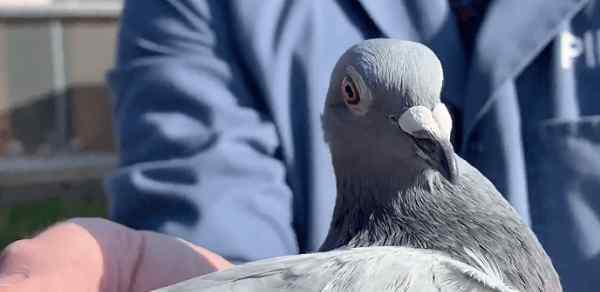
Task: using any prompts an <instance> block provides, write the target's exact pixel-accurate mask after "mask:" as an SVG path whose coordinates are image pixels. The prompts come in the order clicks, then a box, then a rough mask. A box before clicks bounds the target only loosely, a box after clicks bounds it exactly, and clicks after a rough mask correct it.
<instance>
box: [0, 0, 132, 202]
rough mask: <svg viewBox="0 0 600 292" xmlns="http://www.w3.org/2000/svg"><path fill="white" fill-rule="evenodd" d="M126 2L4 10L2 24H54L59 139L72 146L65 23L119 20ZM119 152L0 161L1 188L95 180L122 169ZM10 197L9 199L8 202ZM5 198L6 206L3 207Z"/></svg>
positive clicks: (53, 61)
mask: <svg viewBox="0 0 600 292" xmlns="http://www.w3.org/2000/svg"><path fill="white" fill-rule="evenodd" d="M121 9H122V4H121V3H119V2H82V3H76V2H67V3H56V4H49V5H35V6H0V23H5V24H11V25H13V24H21V23H24V24H28V23H40V22H41V23H48V25H49V27H50V32H49V33H50V44H48V45H49V46H48V47H49V50H50V51H51V54H50V58H51V62H50V63H51V67H52V82H51V86H52V88H51V91H52V93H53V95H54V96H55V97H56V98H55V99H54V108H55V113H54V123H55V124H56V129H55V132H56V136H57V137H55V140H58V143H59V144H60V143H65V144H67V143H68V142H69V141H68V140H69V137H68V129H69V124H68V118H67V117H68V114H69V112H68V97H67V94H68V93H67V92H68V90H67V88H68V86H69V84H68V81H67V72H66V70H67V69H66V64H65V59H66V56H65V47H64V46H65V31H64V25H65V24H66V23H71V24H72V23H73V22H99V21H100V22H105V21H109V22H116V21H118V17H119V15H120V11H121ZM116 164H117V159H116V155H115V154H107V153H79V154H75V155H58V156H53V157H49V158H39V157H38V158H36V157H13V158H0V188H2V187H14V186H18V185H30V184H37V183H48V182H51V181H53V180H54V181H61V180H73V179H89V178H90V177H97V178H99V177H102V176H103V175H105V174H106V173H108V172H109V171H111V170H112V169H114V168H115V167H116ZM4 199H6V198H4ZM2 200H3V198H2V196H0V205H2Z"/></svg>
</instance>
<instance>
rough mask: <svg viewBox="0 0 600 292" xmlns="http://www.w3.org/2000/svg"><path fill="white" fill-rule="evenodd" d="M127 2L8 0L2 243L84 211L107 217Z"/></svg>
mask: <svg viewBox="0 0 600 292" xmlns="http://www.w3.org/2000/svg"><path fill="white" fill-rule="evenodd" d="M120 9H121V0H0V249H2V248H3V247H4V246H5V245H7V244H8V243H9V242H11V241H14V240H16V239H19V238H23V237H26V236H31V235H32V234H35V233H36V232H37V231H40V230H42V229H43V228H44V227H46V226H48V225H50V224H52V223H54V222H56V221H58V220H61V219H64V218H69V217H74V216H105V215H106V198H105V195H104V192H103V189H102V177H103V176H104V175H105V174H107V173H108V172H110V171H111V170H112V169H114V168H115V167H116V164H117V158H116V157H117V155H116V148H115V141H114V137H113V133H112V128H111V119H110V107H111V98H110V94H109V92H108V90H107V87H106V84H105V74H106V71H107V70H108V69H109V68H110V67H111V66H112V63H113V56H114V47H115V42H116V30H117V23H118V16H119V13H120Z"/></svg>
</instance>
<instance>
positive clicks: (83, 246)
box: [0, 219, 231, 292]
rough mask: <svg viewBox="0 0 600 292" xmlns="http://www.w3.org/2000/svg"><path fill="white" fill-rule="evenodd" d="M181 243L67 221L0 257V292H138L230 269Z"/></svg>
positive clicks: (95, 222)
mask: <svg viewBox="0 0 600 292" xmlns="http://www.w3.org/2000/svg"><path fill="white" fill-rule="evenodd" d="M230 266H231V264H230V263H229V262H227V261H226V260H224V259H223V258H221V257H219V256H218V255H216V254H214V253H212V252H210V251H208V250H206V249H204V248H201V247H198V246H194V245H192V244H190V243H188V242H185V241H183V240H179V239H176V238H173V237H169V236H166V235H163V234H158V233H154V232H139V231H134V230H132V229H129V228H127V227H124V226H122V225H119V224H116V223H113V222H110V221H108V220H104V219H72V220H69V221H67V222H64V223H60V224H57V225H55V226H53V227H51V228H49V229H47V230H46V231H44V232H42V233H41V234H39V235H38V236H36V237H34V238H32V239H26V240H21V241H17V242H14V243H13V244H11V245H9V247H8V248H6V249H5V250H4V251H3V253H2V255H1V256H0V292H32V291H48V292H59V291H60V292H76V291H97V292H100V291H102V292H125V291H126V292H143V291H150V290H152V289H157V288H160V287H164V286H168V285H171V284H174V283H177V282H179V281H183V280H187V279H190V278H193V277H195V276H199V275H203V274H206V273H209V272H212V271H216V270H221V269H224V268H227V267H230Z"/></svg>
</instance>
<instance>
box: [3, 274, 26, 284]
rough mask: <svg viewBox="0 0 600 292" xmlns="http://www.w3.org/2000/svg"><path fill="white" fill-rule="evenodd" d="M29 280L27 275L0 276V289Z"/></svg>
mask: <svg viewBox="0 0 600 292" xmlns="http://www.w3.org/2000/svg"><path fill="white" fill-rule="evenodd" d="M25 279H27V274H25V273H22V272H21V273H12V274H8V275H0V287H8V286H10V285H13V284H16V283H18V282H21V281H23V280H25Z"/></svg>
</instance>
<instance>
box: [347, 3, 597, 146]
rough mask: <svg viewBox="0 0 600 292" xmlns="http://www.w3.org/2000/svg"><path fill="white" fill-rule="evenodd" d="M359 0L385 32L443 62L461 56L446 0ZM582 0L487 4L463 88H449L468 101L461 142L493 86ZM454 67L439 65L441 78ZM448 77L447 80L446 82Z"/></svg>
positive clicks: (514, 70)
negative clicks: (426, 49) (414, 43)
mask: <svg viewBox="0 0 600 292" xmlns="http://www.w3.org/2000/svg"><path fill="white" fill-rule="evenodd" d="M359 1H360V3H361V5H362V6H363V8H364V9H365V11H366V12H367V13H368V14H369V15H370V17H371V18H372V19H373V21H374V23H375V24H376V25H377V26H378V27H379V29H380V30H381V31H382V32H383V34H384V35H385V36H386V37H391V38H400V39H409V40H415V41H421V42H424V43H426V44H428V45H430V46H431V47H432V48H433V49H434V51H436V53H438V54H441V56H440V59H441V60H442V63H443V64H445V63H449V62H455V61H453V60H450V59H449V58H457V57H460V56H463V58H464V55H463V54H462V52H461V49H460V43H459V42H458V44H459V45H458V48H459V49H458V51H457V48H456V45H455V44H454V42H451V41H452V40H458V34H457V28H456V22H455V20H454V18H453V17H452V15H451V13H452V12H451V11H450V8H449V5H448V1H447V0H428V1H412V0H407V1H398V0H388V1H383V0H381V1H373V0H359ZM588 1H589V0H553V1H547V0H527V1H522V0H495V1H493V2H492V3H490V7H489V8H488V11H487V15H486V17H485V19H484V22H483V23H482V24H481V27H480V30H479V34H478V39H477V41H476V43H475V48H474V52H473V57H472V60H471V62H470V63H471V67H470V69H469V71H468V72H469V73H468V75H467V76H465V78H466V79H465V81H466V85H465V86H466V87H462V86H455V87H456V88H453V89H450V90H460V91H461V92H462V94H463V95H465V94H466V96H465V98H466V99H465V100H466V101H468V102H464V103H463V116H464V121H463V133H464V135H463V142H466V141H467V139H468V138H469V136H470V134H471V132H472V130H473V129H474V127H475V126H476V124H477V123H478V121H479V120H480V119H481V117H482V116H483V114H485V112H486V111H487V110H488V109H489V108H490V105H491V104H492V102H493V100H494V98H495V95H496V94H495V93H496V91H498V90H499V89H500V87H501V86H502V85H503V84H504V83H506V82H507V81H509V80H511V79H513V78H515V77H516V76H517V75H518V74H519V73H520V72H521V71H522V70H523V69H524V68H525V67H526V66H527V64H529V63H530V62H531V61H532V60H533V59H534V58H535V57H536V56H537V54H538V53H539V52H540V51H541V50H543V48H544V47H545V46H547V45H548V44H549V43H550V42H551V41H552V39H553V38H554V37H555V36H556V35H557V34H558V33H559V31H560V27H561V25H562V24H564V23H565V22H566V21H568V20H570V19H571V18H572V17H573V16H574V15H575V14H576V13H577V12H578V11H579V10H580V9H582V8H583V7H584V5H585V4H586V3H587V2H588ZM449 41H450V42H449ZM448 44H450V47H448ZM445 59H446V61H447V62H445ZM455 67H456V66H455ZM457 68H460V66H458V67H456V68H453V69H451V71H452V70H454V71H455V72H448V68H444V70H445V71H446V72H445V76H446V79H447V80H448V79H451V78H454V77H453V76H454V75H455V74H454V73H456V74H458V75H462V74H464V73H462V74H461V73H460V72H458V69H457ZM463 71H464V70H463ZM454 81H460V80H454ZM454 81H453V80H448V82H447V83H446V85H451V84H453V83H454ZM463 83H464V82H463Z"/></svg>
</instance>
